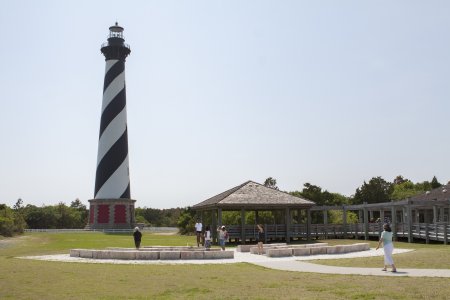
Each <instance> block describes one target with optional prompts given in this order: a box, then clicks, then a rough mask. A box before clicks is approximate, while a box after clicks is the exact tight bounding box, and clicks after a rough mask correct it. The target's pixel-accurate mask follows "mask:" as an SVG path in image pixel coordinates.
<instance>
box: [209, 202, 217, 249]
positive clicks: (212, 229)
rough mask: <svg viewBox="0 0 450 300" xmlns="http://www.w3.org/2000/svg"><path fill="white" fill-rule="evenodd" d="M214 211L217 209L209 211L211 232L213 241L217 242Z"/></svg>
mask: <svg viewBox="0 0 450 300" xmlns="http://www.w3.org/2000/svg"><path fill="white" fill-rule="evenodd" d="M216 213H217V210H215V209H213V210H212V211H211V222H212V228H211V232H212V238H213V243H215V244H217V242H218V240H217V217H216Z"/></svg>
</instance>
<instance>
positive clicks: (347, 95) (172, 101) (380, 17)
mask: <svg viewBox="0 0 450 300" xmlns="http://www.w3.org/2000/svg"><path fill="white" fill-rule="evenodd" d="M0 5H1V9H0V25H1V28H2V35H1V39H2V43H1V47H0V56H1V57H2V61H3V62H2V67H1V68H0V85H1V91H2V93H1V97H0V103H1V118H0V132H1V138H2V143H1V144H0V162H1V166H0V182H1V186H0V203H6V204H8V205H10V206H12V205H13V204H14V203H15V202H16V201H17V199H18V198H22V200H23V201H24V204H34V205H42V204H45V205H51V204H56V203H58V202H60V201H62V202H65V203H67V204H69V203H70V202H71V201H73V200H75V199H76V198H79V199H80V200H81V201H82V202H83V203H84V204H87V203H88V202H87V200H88V199H91V198H93V194H94V183H95V167H96V158H97V146H98V144H97V143H98V134H99V126H100V110H101V102H102V88H103V79H104V66H105V61H104V57H103V55H102V54H101V53H100V45H101V44H102V43H103V42H105V41H106V37H107V35H108V28H109V26H111V25H113V24H114V22H115V21H118V22H119V25H121V26H123V27H124V28H125V31H124V35H125V39H126V43H128V44H130V46H131V51H132V52H131V55H130V56H129V57H128V58H127V62H126V84H127V110H128V134H129V136H128V139H129V155H130V177H131V196H132V198H134V199H136V200H137V202H136V206H139V207H144V206H146V207H152V208H170V207H185V206H189V205H193V204H196V203H198V202H200V201H203V200H205V199H207V198H209V197H211V196H214V195H215V194H218V193H220V192H223V191H225V190H226V189H229V188H231V187H234V186H236V185H239V184H241V183H243V182H245V181H247V180H253V181H256V182H259V183H263V182H264V180H265V179H266V178H267V177H274V178H276V179H277V182H278V186H279V188H280V189H281V190H285V191H293V190H301V189H302V187H303V184H304V183H305V182H310V183H312V184H315V185H318V186H320V187H322V188H323V189H326V190H328V191H331V192H338V193H341V194H344V195H347V196H349V195H352V194H353V193H354V192H355V190H356V188H358V187H359V186H361V185H362V183H363V182H364V181H368V180H370V178H372V177H374V176H382V177H383V178H384V179H386V180H389V181H392V180H393V179H394V178H395V176H397V175H400V174H401V175H403V176H404V177H406V178H409V179H411V180H412V181H414V182H418V181H424V180H431V178H432V177H433V176H434V175H435V176H437V178H438V180H439V181H440V182H442V183H446V182H447V181H448V180H450V160H449V159H448V155H449V153H450V138H449V134H448V132H449V129H450V118H449V112H450V104H449V103H450V101H449V96H450V84H449V83H450V18H449V15H450V1H444V0H443V1H410V0H408V1H359V0H354V1H334V0H330V1H261V0H257V1H210V0H208V1H167V0H161V1H84V0H83V1H81V0H77V1H56V0H55V1H45V0H43V1H31V0H30V1H23V0H17V1H7V0H0ZM446 157H447V158H446Z"/></svg>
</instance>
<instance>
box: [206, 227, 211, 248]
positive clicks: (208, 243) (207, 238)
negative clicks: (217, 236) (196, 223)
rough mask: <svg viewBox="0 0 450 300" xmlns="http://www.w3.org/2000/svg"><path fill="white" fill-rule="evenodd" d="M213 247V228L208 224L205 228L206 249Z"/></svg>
mask: <svg viewBox="0 0 450 300" xmlns="http://www.w3.org/2000/svg"><path fill="white" fill-rule="evenodd" d="M210 248H211V230H210V229H209V226H206V230H205V249H206V250H209V249H210Z"/></svg>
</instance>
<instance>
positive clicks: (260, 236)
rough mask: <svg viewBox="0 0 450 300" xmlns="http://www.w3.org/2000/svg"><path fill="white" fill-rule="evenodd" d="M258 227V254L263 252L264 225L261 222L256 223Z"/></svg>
mask: <svg viewBox="0 0 450 300" xmlns="http://www.w3.org/2000/svg"><path fill="white" fill-rule="evenodd" d="M256 226H257V227H258V254H259V255H262V254H264V247H263V243H264V227H263V226H262V225H261V224H258V225H256Z"/></svg>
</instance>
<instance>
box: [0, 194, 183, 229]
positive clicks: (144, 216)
mask: <svg viewBox="0 0 450 300" xmlns="http://www.w3.org/2000/svg"><path fill="white" fill-rule="evenodd" d="M183 210H184V209H183V208H169V209H155V208H147V207H144V208H140V207H137V208H136V209H135V215H136V222H137V223H142V224H144V225H146V226H158V227H176V226H177V223H178V219H179V217H180V215H181V212H182V211H183ZM88 218H89V209H88V208H87V207H86V205H84V204H83V203H82V202H81V201H80V200H79V199H75V200H74V201H72V202H71V203H70V205H66V204H65V203H64V202H60V203H58V204H56V205H43V206H36V205H31V204H28V205H24V203H23V200H22V199H20V198H19V199H18V200H17V202H16V204H15V205H14V206H13V207H12V208H10V207H8V206H7V205H6V204H0V235H3V236H12V235H14V234H18V233H22V232H23V231H24V229H26V228H27V229H80V228H84V227H85V226H86V225H87V223H88Z"/></svg>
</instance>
